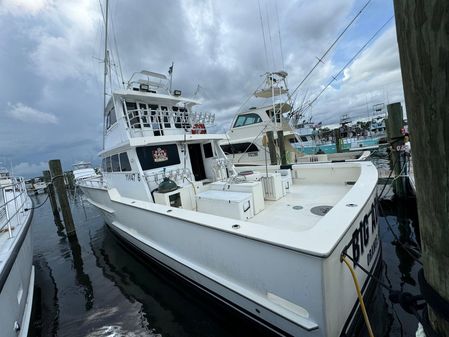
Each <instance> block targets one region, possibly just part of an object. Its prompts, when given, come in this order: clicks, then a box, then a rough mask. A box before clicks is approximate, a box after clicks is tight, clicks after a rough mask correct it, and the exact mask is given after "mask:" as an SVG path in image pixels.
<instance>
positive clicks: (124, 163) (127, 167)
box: [120, 152, 131, 172]
mask: <svg viewBox="0 0 449 337" xmlns="http://www.w3.org/2000/svg"><path fill="white" fill-rule="evenodd" d="M120 167H121V169H122V172H128V171H131V164H130V163H129V159H128V154H127V153H126V152H122V153H120Z"/></svg>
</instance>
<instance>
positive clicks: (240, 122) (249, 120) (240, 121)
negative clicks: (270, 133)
mask: <svg viewBox="0 0 449 337" xmlns="http://www.w3.org/2000/svg"><path fill="white" fill-rule="evenodd" d="M256 123H262V118H261V117H260V116H259V115H258V114H246V115H240V116H238V117H237V120H236V121H235V123H234V127H235V128H238V127H240V126H247V125H252V124H256Z"/></svg>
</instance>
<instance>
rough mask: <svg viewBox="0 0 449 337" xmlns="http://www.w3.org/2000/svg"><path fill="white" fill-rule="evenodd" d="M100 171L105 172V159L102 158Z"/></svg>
mask: <svg viewBox="0 0 449 337" xmlns="http://www.w3.org/2000/svg"><path fill="white" fill-rule="evenodd" d="M101 170H102V171H103V172H106V158H103V160H102V161H101Z"/></svg>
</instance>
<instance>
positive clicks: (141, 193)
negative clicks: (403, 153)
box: [78, 71, 380, 337]
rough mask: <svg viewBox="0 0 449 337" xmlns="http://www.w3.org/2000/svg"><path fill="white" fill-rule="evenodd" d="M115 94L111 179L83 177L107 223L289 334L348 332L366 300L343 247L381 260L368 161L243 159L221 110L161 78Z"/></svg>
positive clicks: (106, 162)
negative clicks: (239, 162)
mask: <svg viewBox="0 0 449 337" xmlns="http://www.w3.org/2000/svg"><path fill="white" fill-rule="evenodd" d="M141 74H143V75H144V77H145V78H144V79H140V80H136V81H133V82H129V83H128V88H126V89H119V90H115V91H113V92H112V93H111V95H110V99H109V102H108V103H107V104H106V106H105V113H104V120H105V126H104V148H103V150H102V151H101V152H100V156H101V157H102V171H103V173H102V176H98V177H93V178H86V179H82V180H81V181H79V183H78V184H79V186H81V188H82V190H83V192H84V193H85V195H86V197H87V200H88V201H89V202H90V203H91V204H93V205H94V206H96V207H97V208H98V209H99V210H100V211H101V212H102V214H103V216H104V219H105V222H106V223H107V225H108V226H109V227H110V228H111V229H112V230H113V231H114V232H115V233H116V234H117V235H118V236H119V237H120V238H122V239H123V240H124V241H125V242H127V243H128V244H129V245H131V246H133V247H134V248H136V249H137V250H139V251H140V252H141V253H142V254H144V255H145V256H147V257H148V258H149V259H151V260H153V261H155V262H157V263H158V264H160V265H161V266H163V267H165V268H167V269H169V270H170V271H172V272H173V273H175V274H177V275H178V276H180V277H182V278H183V279H185V280H186V281H188V282H191V283H192V284H194V285H196V286H198V287H199V288H200V289H202V290H204V291H205V292H206V293H208V294H210V295H212V296H213V297H215V298H216V299H218V300H220V301H222V302H224V303H226V304H228V305H229V306H231V307H233V308H235V309H236V310H238V311H239V312H241V313H242V314H244V315H246V316H248V317H250V318H251V319H254V320H255V321H257V322H259V323H260V324H262V325H264V326H265V327H267V328H268V329H271V330H273V331H275V332H277V333H279V334H281V335H294V336H299V335H301V336H328V337H334V336H340V335H342V334H345V333H347V332H348V331H350V329H351V328H352V327H353V325H354V322H355V319H354V318H355V317H356V315H357V313H358V312H359V311H358V308H359V304H358V302H357V295H356V292H355V289H354V285H353V281H352V278H351V274H350V272H349V270H348V269H346V266H345V265H344V264H342V263H341V261H340V256H341V255H342V253H346V254H347V255H348V256H350V257H351V258H352V259H353V260H354V261H355V262H356V264H354V266H355V273H356V275H357V277H358V279H359V281H360V282H361V284H362V285H363V291H364V292H366V290H367V288H368V284H369V283H370V282H369V280H370V279H368V278H367V276H366V274H365V273H364V272H362V270H361V268H359V267H358V266H359V265H361V266H363V267H364V268H366V269H368V270H370V271H372V272H374V270H375V269H376V266H378V265H379V263H378V262H379V256H380V244H379V235H378V227H377V211H376V209H377V208H376V184H377V170H376V168H375V167H374V165H373V164H372V163H370V162H342V163H329V164H321V163H318V164H303V165H290V166H289V167H288V168H283V169H281V168H280V166H256V167H238V168H236V167H234V165H233V164H232V163H231V162H230V161H229V160H228V159H227V158H226V156H225V154H224V152H223V150H222V148H221V147H220V143H219V142H220V141H221V140H222V139H224V138H225V135H219V134H211V133H208V127H209V126H210V125H211V124H212V123H213V121H214V116H213V115H211V114H209V113H200V112H194V111H192V108H193V107H194V106H195V105H197V103H198V102H196V101H194V100H192V99H188V98H185V97H183V96H182V95H181V92H180V91H178V90H175V91H173V92H171V91H170V90H168V85H167V82H168V80H167V78H166V77H165V75H163V74H158V73H153V72H149V71H142V72H141Z"/></svg>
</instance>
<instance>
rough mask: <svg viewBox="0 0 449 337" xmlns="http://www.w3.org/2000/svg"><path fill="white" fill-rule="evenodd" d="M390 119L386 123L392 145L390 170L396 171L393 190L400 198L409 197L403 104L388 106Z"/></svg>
mask: <svg viewBox="0 0 449 337" xmlns="http://www.w3.org/2000/svg"><path fill="white" fill-rule="evenodd" d="M387 111H388V119H387V121H386V124H387V125H386V126H387V137H388V142H389V144H390V168H391V170H393V171H394V175H395V180H394V181H393V189H394V192H395V194H396V196H398V197H399V198H406V197H407V185H406V184H407V181H406V178H405V176H404V173H405V172H404V169H405V165H406V162H405V157H404V151H403V150H402V146H403V145H404V135H403V134H402V130H403V128H404V115H403V111H402V106H401V103H392V104H388V105H387Z"/></svg>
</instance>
